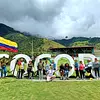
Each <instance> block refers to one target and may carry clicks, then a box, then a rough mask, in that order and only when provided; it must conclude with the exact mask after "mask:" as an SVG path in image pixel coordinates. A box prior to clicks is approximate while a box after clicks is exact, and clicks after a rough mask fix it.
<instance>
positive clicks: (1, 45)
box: [0, 37, 18, 52]
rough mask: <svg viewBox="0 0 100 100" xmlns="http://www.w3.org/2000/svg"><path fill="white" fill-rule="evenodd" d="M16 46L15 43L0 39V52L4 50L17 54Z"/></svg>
mask: <svg viewBox="0 0 100 100" xmlns="http://www.w3.org/2000/svg"><path fill="white" fill-rule="evenodd" d="M17 48H18V45H17V43H16V42H13V41H10V40H7V39H4V38H3V37H0V50H6V51H10V52H18V49H17Z"/></svg>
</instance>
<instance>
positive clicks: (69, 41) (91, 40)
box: [54, 37, 100, 46]
mask: <svg viewBox="0 0 100 100" xmlns="http://www.w3.org/2000/svg"><path fill="white" fill-rule="evenodd" d="M54 41H55V42H58V43H60V44H62V45H64V46H73V44H74V43H75V42H84V41H87V42H88V43H89V44H88V45H90V46H91V45H92V46H96V44H98V43H100V37H93V38H91V37H90V38H87V37H73V38H71V39H61V40H60V39H55V40H54Z"/></svg>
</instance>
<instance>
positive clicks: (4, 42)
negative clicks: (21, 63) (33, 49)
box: [0, 37, 18, 48]
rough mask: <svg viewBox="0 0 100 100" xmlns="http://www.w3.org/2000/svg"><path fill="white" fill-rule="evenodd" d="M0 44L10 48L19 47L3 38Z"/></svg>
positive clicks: (0, 38)
mask: <svg viewBox="0 0 100 100" xmlns="http://www.w3.org/2000/svg"><path fill="white" fill-rule="evenodd" d="M0 43H2V44H5V45H9V46H13V47H16V48H17V47H18V45H17V43H16V42H13V41H10V40H7V39H4V38H3V37H0Z"/></svg>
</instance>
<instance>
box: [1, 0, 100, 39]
mask: <svg viewBox="0 0 100 100" xmlns="http://www.w3.org/2000/svg"><path fill="white" fill-rule="evenodd" d="M99 5H100V0H81V1H80V0H0V22H3V23H5V24H7V25H9V26H11V27H13V28H15V29H17V30H20V31H26V32H30V33H31V34H39V35H41V36H43V37H48V38H65V36H68V37H73V36H88V37H93V36H99V33H100V10H99V9H100V6H99Z"/></svg>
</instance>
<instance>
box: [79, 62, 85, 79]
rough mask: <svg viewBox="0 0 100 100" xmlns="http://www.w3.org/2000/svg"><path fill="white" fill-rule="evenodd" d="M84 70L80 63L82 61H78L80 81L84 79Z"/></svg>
mask: <svg viewBox="0 0 100 100" xmlns="http://www.w3.org/2000/svg"><path fill="white" fill-rule="evenodd" d="M84 70H85V65H84V64H83V63H82V61H80V64H79V71H80V78H81V79H84V77H85V75H84Z"/></svg>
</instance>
